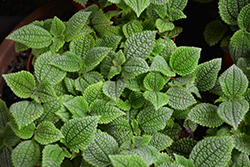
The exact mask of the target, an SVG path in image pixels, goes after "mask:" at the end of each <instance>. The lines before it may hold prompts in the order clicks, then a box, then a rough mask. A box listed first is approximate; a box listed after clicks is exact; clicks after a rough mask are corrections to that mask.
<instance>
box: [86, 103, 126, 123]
mask: <svg viewBox="0 0 250 167" xmlns="http://www.w3.org/2000/svg"><path fill="white" fill-rule="evenodd" d="M89 110H90V115H93V116H101V117H100V119H99V121H98V123H99V124H108V123H110V122H112V121H113V120H115V119H116V118H118V117H120V116H122V115H125V113H124V112H123V111H121V110H120V109H118V108H117V107H115V106H112V105H109V104H106V102H105V101H104V100H99V99H97V100H95V101H94V102H93V103H92V104H91V105H90V108H89Z"/></svg>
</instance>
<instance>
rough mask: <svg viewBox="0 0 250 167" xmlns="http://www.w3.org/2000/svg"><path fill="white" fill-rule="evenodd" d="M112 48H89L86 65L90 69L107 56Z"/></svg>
mask: <svg viewBox="0 0 250 167" xmlns="http://www.w3.org/2000/svg"><path fill="white" fill-rule="evenodd" d="M110 50H111V48H107V47H95V48H93V49H91V50H89V51H88V52H87V56H86V57H85V67H86V68H87V69H90V70H91V69H93V68H94V67H95V66H97V65H98V64H99V63H100V62H101V61H102V60H103V59H104V58H105V56H107V54H108V53H109V52H110Z"/></svg>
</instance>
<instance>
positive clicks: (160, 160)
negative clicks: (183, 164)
mask: <svg viewBox="0 0 250 167" xmlns="http://www.w3.org/2000/svg"><path fill="white" fill-rule="evenodd" d="M172 163H174V160H173V159H172V158H171V157H170V156H169V155H168V154H167V153H164V152H161V153H159V154H158V156H157V160H156V162H155V163H154V165H155V166H156V167H159V166H161V165H166V164H167V165H170V164H172Z"/></svg>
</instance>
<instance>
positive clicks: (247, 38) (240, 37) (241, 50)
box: [229, 30, 250, 63]
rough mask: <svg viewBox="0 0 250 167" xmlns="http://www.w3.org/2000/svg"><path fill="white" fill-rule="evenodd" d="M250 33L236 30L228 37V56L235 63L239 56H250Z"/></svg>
mask: <svg viewBox="0 0 250 167" xmlns="http://www.w3.org/2000/svg"><path fill="white" fill-rule="evenodd" d="M249 45H250V33H249V32H247V31H244V30H238V31H236V32H235V33H234V34H233V36H232V37H231V39H230V42H229V51H230V56H231V57H232V59H233V61H234V62H235V63H236V62H237V60H238V59H239V58H241V57H245V58H249V57H250V48H249V47H248V46H249Z"/></svg>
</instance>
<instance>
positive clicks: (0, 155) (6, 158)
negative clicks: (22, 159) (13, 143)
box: [0, 147, 13, 167]
mask: <svg viewBox="0 0 250 167" xmlns="http://www.w3.org/2000/svg"><path fill="white" fill-rule="evenodd" d="M12 150H13V149H12V148H11V147H3V148H2V149H0V164H1V165H2V167H12V166H13V163H12V161H11V153H12Z"/></svg>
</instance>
